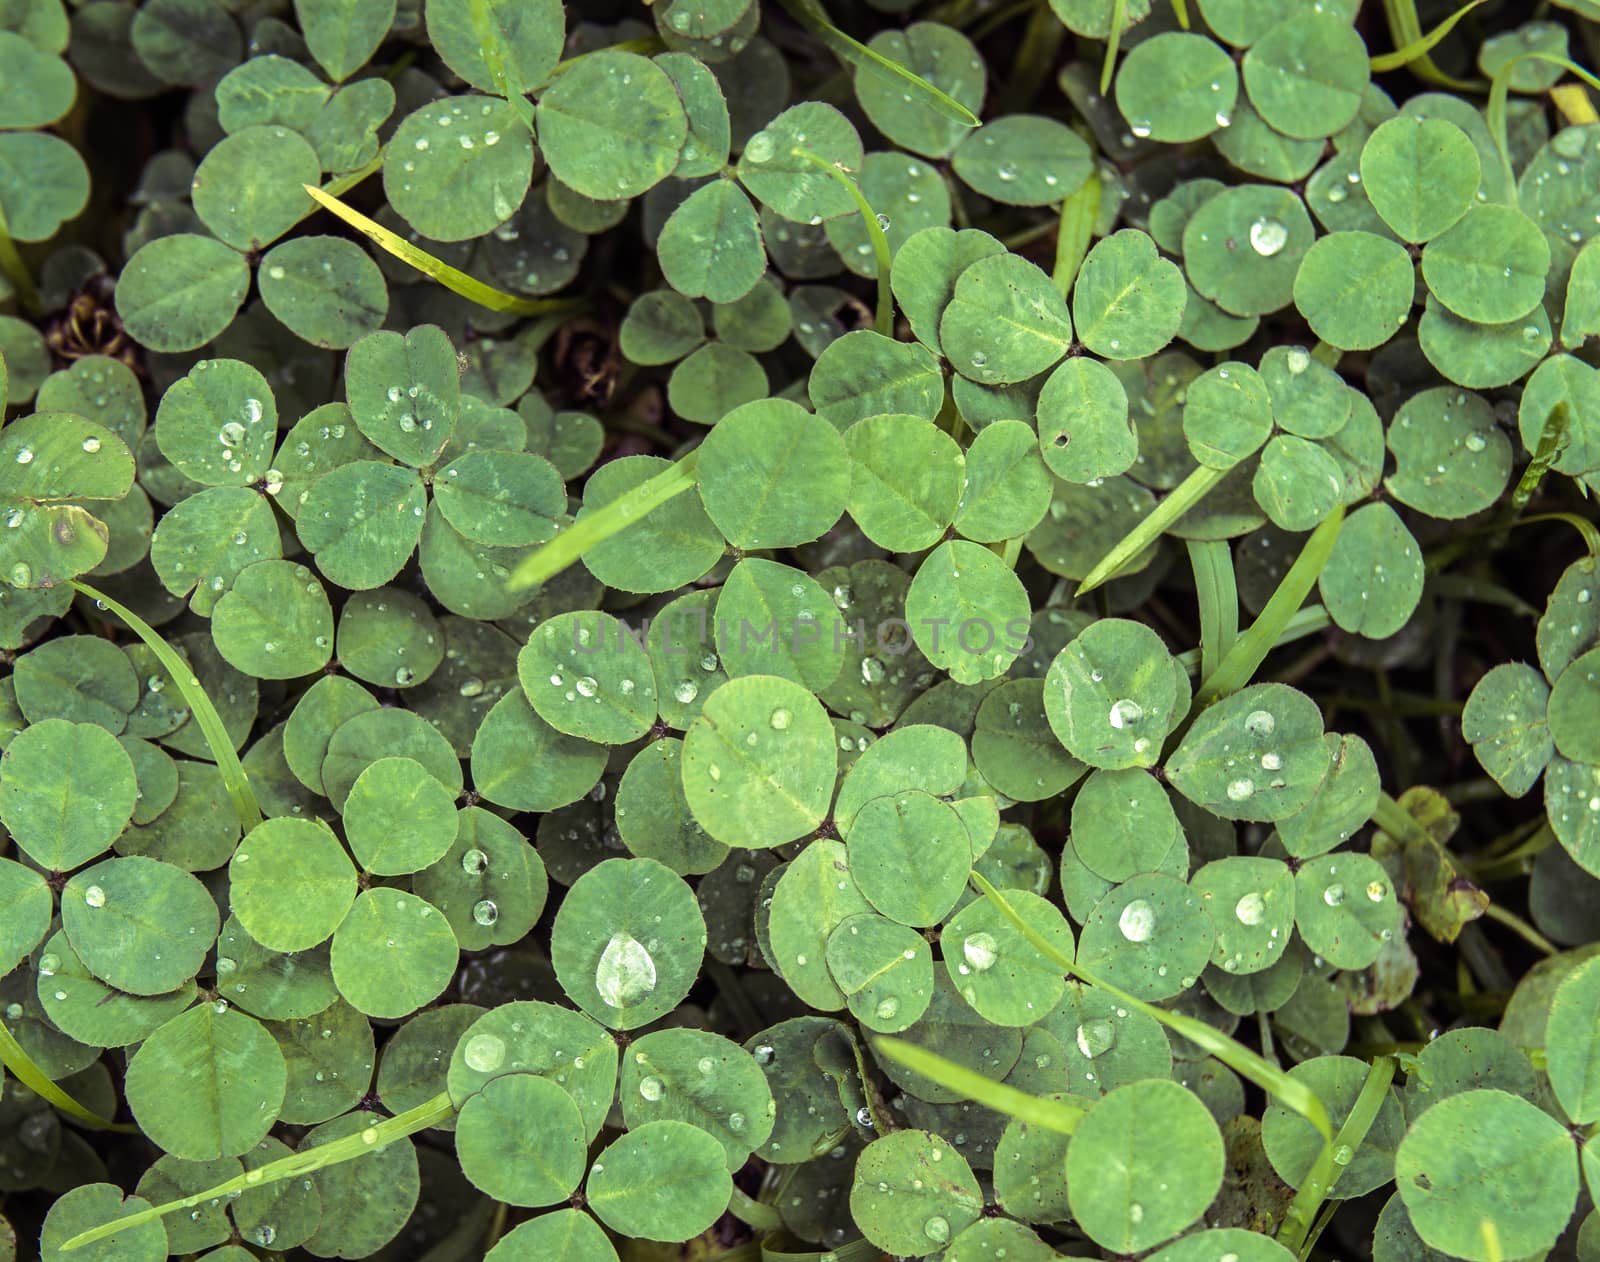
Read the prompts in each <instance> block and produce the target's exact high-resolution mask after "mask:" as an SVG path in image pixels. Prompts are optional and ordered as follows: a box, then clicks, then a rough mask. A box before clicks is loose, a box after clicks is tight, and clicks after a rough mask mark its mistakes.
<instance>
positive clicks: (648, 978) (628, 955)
mask: <svg viewBox="0 0 1600 1262" xmlns="http://www.w3.org/2000/svg"><path fill="white" fill-rule="evenodd" d="M594 985H595V989H596V990H598V991H599V992H600V998H602V999H603V1000H605V1001H606V1003H607V1004H609V1005H610V1006H611V1007H613V1008H627V1007H631V1006H632V1005H634V1004H636V1003H639V1002H640V1001H642V1000H643V999H645V998H646V997H647V996H648V995H649V994H650V992H651V991H653V990H654V989H655V988H656V962H655V960H654V959H652V958H651V956H650V952H649V951H647V950H645V949H644V944H643V943H641V942H640V941H639V940H638V939H637V938H635V937H634V936H633V935H632V934H630V933H626V932H623V931H621V930H619V931H618V932H616V933H614V934H612V935H611V941H609V942H607V943H606V949H605V950H604V951H602V952H600V963H599V964H598V965H596V966H595V970H594Z"/></svg>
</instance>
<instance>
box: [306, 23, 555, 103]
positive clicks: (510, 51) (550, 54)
mask: <svg viewBox="0 0 1600 1262" xmlns="http://www.w3.org/2000/svg"><path fill="white" fill-rule="evenodd" d="M565 28H566V22H565V14H564V13H563V12H562V6H561V3H560V0H535V2H534V3H532V4H520V3H518V4H511V3H506V2H505V0H495V2H494V3H490V4H473V3H470V2H469V0H428V38H429V39H430V40H431V41H432V43H433V47H434V51H435V52H437V53H438V54H439V56H440V57H441V58H443V60H444V63H445V65H447V66H449V67H450V69H451V70H453V71H455V73H456V74H458V75H460V76H461V78H463V79H465V80H466V81H467V82H468V83H470V84H471V85H472V86H473V87H475V88H477V89H478V90H479V91H480V92H491V93H493V92H505V91H508V90H514V91H518V92H526V91H530V90H532V89H533V88H536V87H538V86H539V85H540V84H542V83H544V82H545V80H547V79H548V78H549V77H550V74H551V72H552V71H553V70H555V68H556V63H557V62H558V61H560V60H561V48H562V43H563V37H564V35H565V34H566V29H565ZM319 60H320V58H319ZM339 77H343V76H339Z"/></svg>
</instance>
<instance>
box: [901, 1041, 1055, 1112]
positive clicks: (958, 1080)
mask: <svg viewBox="0 0 1600 1262" xmlns="http://www.w3.org/2000/svg"><path fill="white" fill-rule="evenodd" d="M872 1046H873V1048H874V1049H876V1050H877V1051H880V1052H882V1053H883V1054H884V1055H885V1056H887V1057H888V1058H889V1059H890V1060H894V1061H898V1062H899V1063H900V1064H902V1065H904V1066H905V1067H906V1068H907V1069H909V1070H911V1071H912V1072H913V1073H919V1074H921V1075H922V1076H923V1077H924V1078H931V1079H933V1081H934V1082H936V1083H938V1084H939V1085H940V1086H941V1087H947V1088H949V1089H950V1090H951V1091H959V1092H960V1093H961V1094H962V1095H963V1096H965V1097H966V1098H967V1099H969V1100H971V1101H973V1102H974V1103H976V1104H981V1105H983V1106H984V1107H985V1108H989V1109H993V1110H994V1111H995V1112H996V1113H1004V1114H1005V1115H1006V1116H1007V1117H1014V1118H1017V1119H1018V1120H1019V1121H1023V1122H1027V1123H1029V1124H1030V1125H1033V1126H1040V1127H1043V1128H1044V1129H1045V1130H1047V1131H1055V1132H1056V1133H1057V1134H1059V1135H1070V1134H1072V1132H1073V1131H1075V1130H1077V1129H1078V1122H1079V1120H1080V1119H1082V1117H1083V1115H1084V1113H1085V1112H1086V1111H1087V1110H1085V1109H1083V1108H1082V1107H1081V1106H1079V1105H1076V1104H1072V1103H1069V1102H1068V1101H1065V1100H1049V1099H1045V1098H1044V1097H1042V1096H1036V1095H1030V1094H1029V1093H1028V1092H1026V1091H1019V1090H1017V1088H1015V1087H1008V1086H1006V1084H1005V1083H1003V1082H996V1081H995V1080H994V1079H993V1078H986V1077H984V1076H983V1075H982V1074H980V1073H978V1071H977V1070H975V1069H968V1068H967V1067H966V1066H965V1065H958V1064H957V1063H956V1062H955V1061H953V1060H946V1059H945V1058H944V1057H943V1056H940V1055H939V1054H938V1053H937V1052H930V1051H929V1050H928V1049H927V1048H925V1047H919V1046H917V1045H916V1044H915V1043H907V1042H906V1041H905V1040H904V1039H897V1038H889V1037H887V1036H882V1037H879V1038H875V1039H873V1040H872Z"/></svg>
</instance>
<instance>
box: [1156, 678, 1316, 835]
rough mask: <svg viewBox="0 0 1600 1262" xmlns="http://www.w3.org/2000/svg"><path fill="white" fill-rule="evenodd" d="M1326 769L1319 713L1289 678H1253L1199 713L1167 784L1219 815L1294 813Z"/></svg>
mask: <svg viewBox="0 0 1600 1262" xmlns="http://www.w3.org/2000/svg"><path fill="white" fill-rule="evenodd" d="M1327 774H1328V749H1327V746H1326V745H1325V744H1324V743H1323V740H1322V712H1321V711H1320V710H1319V709H1318V708H1317V705H1316V703H1315V702H1314V701H1312V700H1311V698H1309V697H1307V696H1306V695H1305V694H1304V693H1303V692H1298V691H1296V690H1295V689H1293V688H1290V687H1288V686H1287V685H1286V684H1253V685H1251V686H1250V687H1248V688H1245V689H1242V690H1240V691H1239V692H1236V693H1234V694H1233V695H1232V696H1230V697H1226V698H1224V699H1223V700H1221V701H1219V702H1217V703H1216V704H1215V705H1213V706H1211V707H1210V709H1208V710H1205V711H1202V712H1201V714H1200V717H1199V718H1198V719H1196V720H1195V722H1194V724H1193V725H1192V726H1191V727H1190V728H1189V731H1188V732H1187V733H1186V734H1185V736H1184V738H1183V743H1182V744H1181V745H1179V746H1178V748H1177V750H1176V751H1175V752H1174V753H1173V755H1172V757H1171V758H1169V759H1168V760H1167V776H1168V779H1169V780H1170V781H1171V783H1172V785H1173V786H1174V787H1175V788H1176V789H1177V790H1178V791H1179V792H1180V793H1182V794H1183V795H1184V796H1185V797H1186V798H1188V799H1189V800H1190V801H1191V802H1193V803H1195V804H1196V805H1197V806H1202V807H1204V808H1205V809H1206V810H1207V811H1209V812H1211V813H1212V814H1214V815H1219V816H1221V817H1222V818H1223V819H1249V820H1276V819H1283V818H1284V817H1286V816H1289V815H1293V814H1294V813H1295V812H1296V811H1298V810H1300V809H1301V808H1302V807H1304V806H1305V805H1306V804H1307V803H1308V802H1310V801H1311V799H1312V798H1313V797H1314V796H1315V794H1316V792H1317V788H1318V786H1320V785H1321V784H1322V781H1323V779H1324V778H1325V777H1326V776H1327Z"/></svg>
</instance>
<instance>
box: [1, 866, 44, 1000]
mask: <svg viewBox="0 0 1600 1262" xmlns="http://www.w3.org/2000/svg"><path fill="white" fill-rule="evenodd" d="M54 910H55V900H54V898H53V897H52V895H51V892H50V887H49V886H48V885H47V884H45V879H44V876H43V874H41V873H39V872H35V871H34V870H33V869H32V868H29V867H25V866H24V865H23V864H20V863H17V862H15V861H14V860H11V859H3V860H0V911H3V912H4V913H5V915H4V917H3V919H0V964H4V965H6V966H7V971H8V972H9V971H10V970H11V969H12V968H15V967H16V966H17V964H18V963H19V962H20V961H21V960H22V959H23V958H24V957H25V956H26V955H27V954H28V952H30V951H32V950H33V948H34V947H36V946H38V945H39V943H40V942H41V941H43V940H44V935H45V934H46V933H47V932H48V931H49V929H50V916H51V913H52V912H53V911H54Z"/></svg>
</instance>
